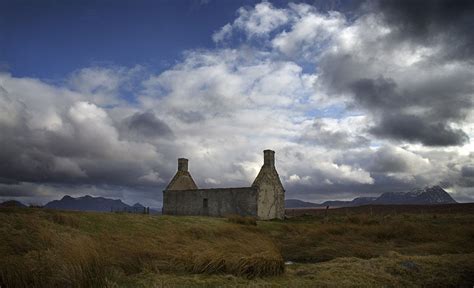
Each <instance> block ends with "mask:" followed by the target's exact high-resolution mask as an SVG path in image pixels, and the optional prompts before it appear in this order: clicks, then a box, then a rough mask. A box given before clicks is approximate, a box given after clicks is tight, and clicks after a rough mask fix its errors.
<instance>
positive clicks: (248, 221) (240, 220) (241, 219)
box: [227, 215, 257, 226]
mask: <svg viewBox="0 0 474 288" xmlns="http://www.w3.org/2000/svg"><path fill="white" fill-rule="evenodd" d="M227 221H229V222H231V223H236V224H242V225H253V226H257V218H255V217H251V216H240V215H229V216H227Z"/></svg>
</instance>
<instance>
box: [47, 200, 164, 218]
mask: <svg viewBox="0 0 474 288" xmlns="http://www.w3.org/2000/svg"><path fill="white" fill-rule="evenodd" d="M44 208H49V209H59V210H76V211H98V212H112V211H113V212H133V213H143V211H144V209H145V207H144V206H143V205H141V204H140V203H135V204H134V205H133V206H130V205H127V204H125V203H123V202H122V200H119V199H109V198H104V197H92V196H89V195H86V196H83V197H78V198H74V197H71V196H68V195H66V196H64V197H63V198H62V199H61V200H54V201H51V202H49V203H47V204H46V205H44ZM150 213H153V214H156V213H158V211H157V210H153V209H150Z"/></svg>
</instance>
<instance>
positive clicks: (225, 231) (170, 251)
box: [0, 208, 284, 287]
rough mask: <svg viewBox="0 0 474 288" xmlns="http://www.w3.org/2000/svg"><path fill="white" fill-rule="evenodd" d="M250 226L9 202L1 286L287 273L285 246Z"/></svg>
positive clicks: (2, 214) (2, 231)
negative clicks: (139, 277)
mask: <svg viewBox="0 0 474 288" xmlns="http://www.w3.org/2000/svg"><path fill="white" fill-rule="evenodd" d="M248 228H251V227H248V226H243V225H238V224H234V223H229V222H227V221H226V220H225V219H214V218H200V217H167V216H149V215H133V214H114V213H80V212H59V211H51V210H47V209H41V210H38V209H18V208H5V209H1V210H0V247H1V248H0V286H2V287H104V286H107V285H109V284H110V283H113V282H114V281H115V280H114V279H116V278H117V277H119V278H120V277H126V276H127V275H133V274H137V273H142V272H144V271H149V272H153V273H163V272H164V273H171V272H176V273H178V272H179V273H206V274H216V273H224V274H233V275H236V276H244V277H250V278H252V277H261V276H271V275H278V274H281V273H283V270H284V264H283V258H282V257H281V254H280V251H279V249H278V247H277V246H276V245H275V244H274V242H273V241H272V240H271V239H270V237H268V236H266V235H263V234H262V233H260V232H259V231H256V230H255V229H253V230H252V229H248ZM252 228H253V227H252Z"/></svg>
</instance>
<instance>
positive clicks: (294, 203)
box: [285, 199, 320, 208]
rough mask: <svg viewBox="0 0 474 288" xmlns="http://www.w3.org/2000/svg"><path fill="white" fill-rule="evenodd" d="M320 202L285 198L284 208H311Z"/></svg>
mask: <svg viewBox="0 0 474 288" xmlns="http://www.w3.org/2000/svg"><path fill="white" fill-rule="evenodd" d="M319 206H320V204H316V203H312V202H305V201H301V200H298V199H287V200H285V208H312V207H319Z"/></svg>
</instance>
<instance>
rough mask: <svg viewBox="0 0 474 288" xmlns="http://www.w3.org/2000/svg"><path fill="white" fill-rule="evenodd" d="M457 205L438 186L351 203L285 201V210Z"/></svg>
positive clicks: (355, 199) (362, 199)
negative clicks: (364, 206)
mask: <svg viewBox="0 0 474 288" xmlns="http://www.w3.org/2000/svg"><path fill="white" fill-rule="evenodd" d="M452 203H457V202H456V201H455V200H454V199H453V198H452V197H451V195H449V193H448V192H446V191H445V190H444V189H443V188H441V187H440V186H433V187H425V188H422V189H421V188H420V189H415V190H412V191H409V192H386V193H383V194H382V195H380V196H379V197H357V198H354V199H353V200H352V201H339V200H334V201H326V202H323V203H320V204H318V203H311V202H305V201H301V200H297V199H288V200H285V207H286V208H310V207H316V208H317V207H325V206H330V207H354V206H362V205H369V204H377V205H393V204H400V205H403V204H404V205H407V204H408V205H432V204H452Z"/></svg>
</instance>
